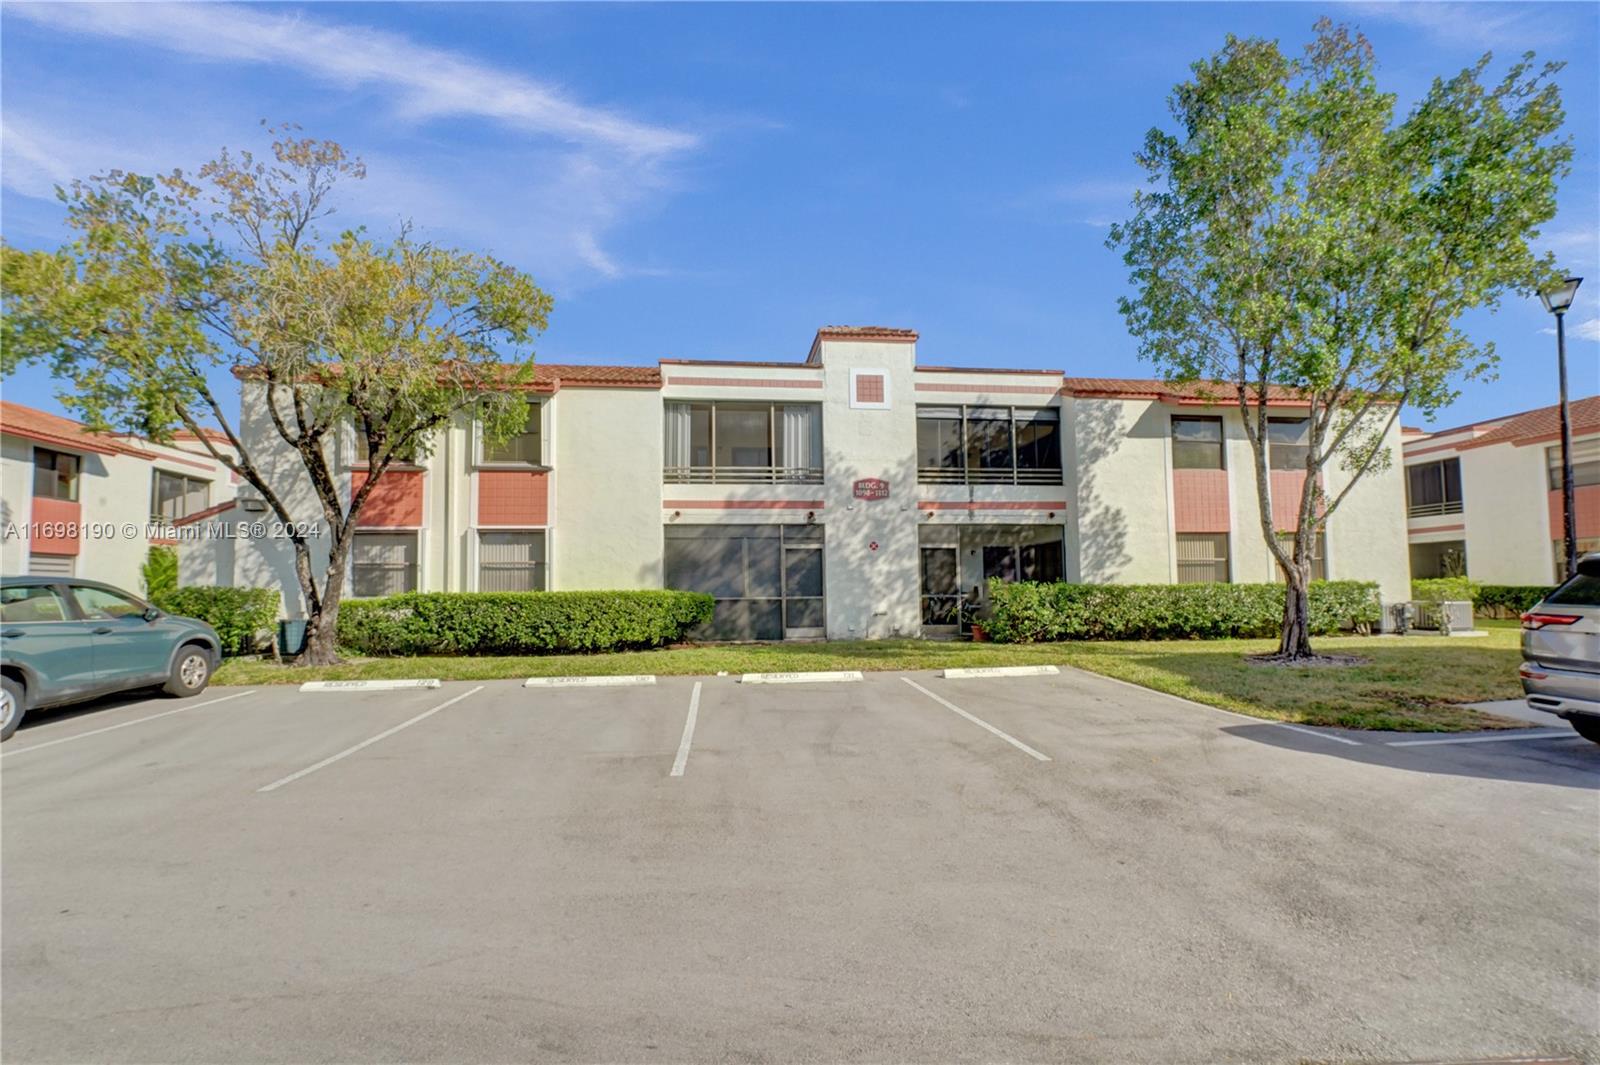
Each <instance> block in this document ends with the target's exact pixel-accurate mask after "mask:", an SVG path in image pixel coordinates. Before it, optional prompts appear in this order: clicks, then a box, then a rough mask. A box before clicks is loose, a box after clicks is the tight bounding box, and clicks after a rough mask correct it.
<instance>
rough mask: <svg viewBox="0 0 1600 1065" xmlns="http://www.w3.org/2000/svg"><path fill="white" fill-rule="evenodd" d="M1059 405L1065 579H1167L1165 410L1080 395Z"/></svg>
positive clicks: (1168, 519) (1145, 581)
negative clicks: (1065, 491)
mask: <svg viewBox="0 0 1600 1065" xmlns="http://www.w3.org/2000/svg"><path fill="white" fill-rule="evenodd" d="M1064 410H1065V418H1066V424H1067V445H1068V446H1067V450H1066V454H1065V455H1064V456H1063V461H1065V462H1066V464H1067V470H1068V473H1067V477H1068V480H1069V482H1071V483H1070V489H1071V491H1072V495H1071V496H1070V502H1071V503H1072V507H1071V512H1070V514H1069V516H1068V521H1067V574H1066V576H1067V580H1069V581H1083V582H1084V583H1088V584H1111V583H1121V584H1161V583H1165V582H1167V581H1170V580H1171V579H1172V568H1171V561H1170V559H1171V551H1172V517H1171V513H1170V509H1169V507H1168V505H1167V499H1168V497H1169V494H1170V493H1169V488H1168V486H1170V484H1171V481H1172V478H1171V474H1170V472H1169V471H1168V468H1167V464H1168V447H1167V412H1166V410H1165V409H1164V408H1163V407H1162V406H1161V405H1160V404H1159V403H1153V402H1148V401H1143V400H1120V399H1086V398H1082V397H1069V398H1067V400H1066V401H1065V407H1064Z"/></svg>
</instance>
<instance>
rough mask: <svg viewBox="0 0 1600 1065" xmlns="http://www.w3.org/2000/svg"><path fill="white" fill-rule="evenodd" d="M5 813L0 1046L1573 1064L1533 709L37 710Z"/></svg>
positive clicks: (990, 701) (1579, 911) (487, 688)
mask: <svg viewBox="0 0 1600 1065" xmlns="http://www.w3.org/2000/svg"><path fill="white" fill-rule="evenodd" d="M691 707H692V711H691ZM691 716H692V719H693V721H692V728H691V727H686V724H687V723H688V721H689V719H690V718H691ZM1530 736H1534V737H1537V738H1530ZM1440 739H1448V740H1451V741H1460V740H1469V741H1474V742H1450V743H1432V742H1424V743H1417V742H1414V741H1429V740H1440ZM1478 740H1484V741H1486V742H1476V741H1478ZM0 802H3V807H0V809H3V829H4V837H3V853H0V858H3V863H4V869H3V872H4V877H3V881H4V883H3V893H4V894H3V904H4V906H3V935H4V939H3V945H4V949H3V973H0V986H3V990H4V1001H3V1005H4V1030H3V1044H0V1053H3V1056H4V1058H5V1060H7V1061H19V1062H20V1061H86V1060H117V1061H172V1062H178V1061H215V1060H242V1061H511V1060H580V1061H601V1060H605V1061H619V1060H622V1061H701V1060H738V1061H791V1060H809V1061H846V1060H851V1061H864V1060H871V1061H910V1060H916V1061H933V1060H940V1061H943V1060H958V1059H959V1060H980V1059H981V1060H994V1059H1011V1060H1071V1061H1108V1062H1126V1061H1141V1062H1142V1061H1150V1062H1158V1061H1159V1062H1190V1061H1192V1062H1217V1061H1241V1062H1255V1061H1262V1062H1300V1061H1306V1060H1310V1061H1355V1060H1361V1061H1382V1060H1389V1061H1400V1060H1420V1059H1429V1060H1432V1059H1442V1058H1469V1057H1478V1058H1483V1057H1496V1056H1514V1055H1520V1056H1524V1057H1534V1056H1546V1057H1560V1056H1569V1057H1575V1058H1578V1059H1586V1058H1590V1057H1593V1056H1600V1034H1597V1032H1600V747H1597V746H1595V745H1593V744H1590V743H1587V742H1585V741H1583V740H1581V739H1579V738H1577V737H1575V736H1573V735H1572V734H1571V733H1570V732H1563V731H1561V730H1560V729H1548V730H1542V733H1535V734H1519V736H1518V738H1517V739H1515V740H1506V739H1505V738H1504V737H1503V736H1500V737H1498V738H1496V737H1492V736H1488V735H1485V736H1481V737H1480V736H1468V737H1462V736H1450V737H1438V736H1435V737H1428V736H1409V737H1408V736H1391V735H1384V736H1379V735H1373V734H1355V733H1351V734H1343V733H1335V732H1329V731H1326V730H1296V729H1291V728H1288V727H1283V726H1278V725H1272V724H1268V723H1264V722H1259V721H1255V720H1253V719H1247V718H1241V717H1238V716H1235V715H1231V714H1227V713H1225V712H1222V711H1214V710H1208V709H1206V708H1202V707H1198V706H1195V705H1193V704H1187V703H1183V702H1180V701H1178V700H1174V699H1170V698H1167V697H1164V696H1160V695H1157V694H1154V693H1150V692H1146V691H1144V690H1142V689H1136V688H1132V687H1130V686H1127V685H1123V684H1120V683H1117V682H1114V681H1110V680H1106V679H1104V678H1099V677H1095V676H1091V675H1088V674H1083V673H1078V672H1075V671H1071V670H1063V671H1062V673H1061V674H1060V675H1058V676H1042V677H1010V678H1001V679H996V678H983V679H972V680H951V679H944V678H942V677H940V676H938V675H936V674H930V673H918V674H905V675H902V674H868V675H867V676H866V677H865V678H864V679H863V680H861V681H859V682H855V683H838V684H810V683H801V684H781V685H755V684H741V683H738V682H737V678H729V677H719V678H700V679H694V678H662V679H661V680H660V682H659V683H657V684H654V685H650V686H639V687H617V688H600V689H572V690H564V689H535V688H524V687H522V686H521V685H520V684H519V683H517V682H512V681H496V682H484V683H482V684H466V683H462V684H456V683H451V684H445V685H444V686H443V687H442V688H439V689H436V690H412V691H386V692H362V693H352V692H338V693H317V694H302V693H299V692H296V691H293V690H292V689H257V690H246V689H212V690H211V691H209V692H207V693H206V694H204V695H202V696H201V697H199V698H197V699H194V700H189V701H186V702H174V701H170V700H164V699H147V700H125V701H122V702H120V703H111V704H99V705H98V706H97V707H95V708H93V709H92V710H91V711H90V712H84V713H72V714H57V715H40V716H36V717H34V718H32V719H30V721H29V722H27V723H25V724H24V726H23V728H22V730H21V731H19V733H18V734H17V736H16V737H15V738H14V739H13V740H12V741H10V742H8V743H7V744H6V745H5V748H4V751H3V754H0Z"/></svg>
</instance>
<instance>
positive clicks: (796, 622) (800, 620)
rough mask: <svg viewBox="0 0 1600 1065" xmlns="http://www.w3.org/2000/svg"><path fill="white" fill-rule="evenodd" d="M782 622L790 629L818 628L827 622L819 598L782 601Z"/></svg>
mask: <svg viewBox="0 0 1600 1065" xmlns="http://www.w3.org/2000/svg"><path fill="white" fill-rule="evenodd" d="M784 624H785V626H787V627H788V628H791V629H820V628H823V627H825V626H826V625H827V624H828V620H827V617H826V611H825V610H824V608H823V604H822V600H821V599H788V600H785V601H784Z"/></svg>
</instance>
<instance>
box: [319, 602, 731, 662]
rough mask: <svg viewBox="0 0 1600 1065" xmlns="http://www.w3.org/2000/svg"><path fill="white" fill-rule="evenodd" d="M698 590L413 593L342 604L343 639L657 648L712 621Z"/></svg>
mask: <svg viewBox="0 0 1600 1065" xmlns="http://www.w3.org/2000/svg"><path fill="white" fill-rule="evenodd" d="M715 605H716V603H715V600H713V599H712V598H711V596H709V595H703V594H701V593H699V592H676V591H638V592H410V593H407V594H405V595H391V596H388V597H387V598H383V599H351V600H347V601H346V602H345V603H344V604H343V605H342V606H341V607H340V608H339V624H338V636H339V643H340V645H341V646H344V647H348V648H350V649H351V650H352V651H356V652H359V653H361V654H367V655H526V654H546V653H554V652H561V651H615V650H622V649H625V648H636V647H659V646H661V645H662V644H664V643H669V642H672V641H675V640H680V639H682V638H683V634H684V633H685V632H686V631H687V630H688V629H690V628H693V627H694V626H695V625H699V624H701V623H703V622H706V621H709V620H711V611H712V609H713V608H714V607H715Z"/></svg>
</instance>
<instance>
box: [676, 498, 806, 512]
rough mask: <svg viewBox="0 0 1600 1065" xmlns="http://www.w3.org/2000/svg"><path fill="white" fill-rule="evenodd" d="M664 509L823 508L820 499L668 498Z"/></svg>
mask: <svg viewBox="0 0 1600 1065" xmlns="http://www.w3.org/2000/svg"><path fill="white" fill-rule="evenodd" d="M661 509H662V510H821V509H822V500H820V499H667V500H663V501H662V503H661Z"/></svg>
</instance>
